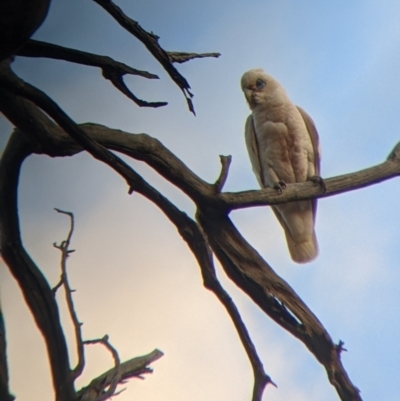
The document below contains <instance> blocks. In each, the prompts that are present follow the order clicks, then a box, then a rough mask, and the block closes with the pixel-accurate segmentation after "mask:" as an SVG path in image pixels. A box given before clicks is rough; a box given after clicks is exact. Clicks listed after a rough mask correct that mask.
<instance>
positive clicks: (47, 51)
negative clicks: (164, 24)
mask: <svg viewBox="0 0 400 401" xmlns="http://www.w3.org/2000/svg"><path fill="white" fill-rule="evenodd" d="M17 55H18V56H25V57H46V58H53V59H58V60H65V61H70V62H73V63H77V64H83V65H89V66H93V67H99V68H101V70H102V72H103V77H104V78H106V79H108V80H110V81H111V83H112V84H113V85H114V86H115V87H116V88H117V89H118V90H119V91H120V92H122V93H123V94H124V95H125V96H127V97H128V98H129V99H131V100H133V101H134V102H135V103H136V104H137V105H138V106H140V107H161V106H165V105H166V104H167V102H146V101H144V100H141V99H139V98H138V97H136V96H135V95H134V94H133V93H132V92H131V91H130V90H129V89H128V87H127V86H126V84H125V82H124V79H123V77H124V75H126V74H130V75H139V76H141V77H144V78H149V79H158V76H157V75H155V74H151V73H149V72H147V71H141V70H137V69H135V68H132V67H129V66H128V65H126V64H124V63H121V62H119V61H115V60H113V59H112V58H110V57H108V56H100V55H98V54H93V53H87V52H83V51H80V50H75V49H70V48H67V47H62V46H58V45H54V44H51V43H46V42H40V41H37V40H29V41H28V42H27V43H26V44H25V45H24V46H23V47H22V48H21V49H19V51H18V52H17Z"/></svg>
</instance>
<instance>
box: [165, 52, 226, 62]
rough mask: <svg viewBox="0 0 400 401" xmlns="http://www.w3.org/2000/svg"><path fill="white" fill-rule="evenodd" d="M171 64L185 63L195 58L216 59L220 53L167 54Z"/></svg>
mask: <svg viewBox="0 0 400 401" xmlns="http://www.w3.org/2000/svg"><path fill="white" fill-rule="evenodd" d="M167 54H168V57H169V59H170V61H171V63H179V64H182V63H186V62H187V61H189V60H193V59H195V58H205V57H214V58H218V57H219V56H220V55H221V53H186V52H167Z"/></svg>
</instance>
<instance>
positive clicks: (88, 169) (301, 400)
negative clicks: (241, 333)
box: [0, 0, 400, 401]
mask: <svg viewBox="0 0 400 401" xmlns="http://www.w3.org/2000/svg"><path fill="white" fill-rule="evenodd" d="M117 4H118V5H120V6H121V7H122V8H123V9H124V11H125V12H127V13H128V14H129V15H130V16H131V17H132V18H133V19H136V20H138V21H139V22H140V23H141V25H142V26H143V27H144V28H145V29H147V30H149V31H150V30H151V31H154V32H155V33H157V34H158V35H159V36H160V37H161V39H160V43H161V45H162V46H163V47H164V48H165V49H167V50H174V51H177V50H180V51H194V52H196V51H197V52H206V51H218V52H220V53H222V56H221V57H220V58H219V59H206V60H195V61H192V62H190V63H187V64H184V65H181V66H178V69H179V70H180V71H181V72H182V74H183V75H184V76H185V77H186V78H187V79H188V81H189V83H190V84H191V87H192V90H193V92H194V94H195V97H194V104H195V108H196V112H197V116H196V117H193V116H192V115H191V114H190V113H189V112H188V111H187V108H186V105H185V100H184V98H183V96H182V94H181V92H180V91H179V89H178V88H177V87H176V86H175V85H174V84H173V83H172V82H171V81H170V80H169V78H168V76H167V75H166V74H165V73H164V71H163V70H162V68H161V67H160V66H159V65H158V64H157V62H156V61H154V60H153V59H152V58H151V56H150V55H148V54H147V52H146V51H145V49H144V47H143V46H142V45H141V44H140V43H138V42H137V41H136V40H135V39H134V38H133V37H131V36H129V35H128V34H127V33H125V32H124V31H123V30H122V29H120V28H119V26H118V25H117V24H116V23H114V22H113V20H112V19H111V17H109V16H108V15H107V14H106V13H105V12H104V11H103V10H102V9H101V8H100V7H98V6H97V5H96V4H95V3H94V2H90V1H86V2H81V1H77V0H71V1H69V2H66V1H61V0H53V4H52V6H51V9H50V13H49V17H48V19H47V20H46V22H45V24H44V25H43V26H42V27H41V28H40V30H39V31H38V32H37V33H36V34H35V38H37V39H40V40H46V41H49V42H53V43H56V44H61V45H64V46H70V47H75V48H78V49H81V50H87V51H90V52H97V53H99V54H107V55H109V56H112V57H114V58H116V59H118V60H120V61H123V62H125V63H127V64H129V65H132V66H133V67H136V68H142V69H147V70H149V71H150V72H154V73H156V74H159V76H160V80H157V81H156V80H154V81H148V80H145V79H142V78H139V77H132V78H128V79H127V83H128V84H129V86H130V88H131V89H132V90H133V91H134V93H135V94H137V95H138V96H139V97H142V98H144V99H146V100H149V101H157V100H163V101H168V102H169V105H168V106H167V107H165V108H162V109H156V110H153V109H140V108H138V107H136V106H135V105H134V104H133V103H132V102H130V101H129V99H127V98H125V97H124V96H123V95H122V94H120V93H119V92H117V91H116V90H114V88H113V87H112V85H111V84H110V83H109V82H107V81H105V80H104V79H103V78H102V77H101V74H100V72H99V71H98V70H97V69H94V68H89V67H83V66H75V65H70V64H67V63H63V62H60V61H51V60H39V59H24V58H19V59H17V60H16V62H15V63H14V68H15V70H16V71H17V72H18V73H19V74H20V75H21V76H22V77H23V78H24V79H26V80H28V81H29V82H31V83H33V84H35V85H37V86H38V87H39V88H40V89H42V90H45V91H46V92H47V93H48V94H50V95H51V96H52V97H53V98H54V99H55V100H56V101H58V102H59V104H60V106H61V107H63V108H64V110H65V111H67V112H68V113H69V114H70V116H71V117H73V118H74V119H75V120H76V121H77V122H86V121H92V122H97V123H100V124H105V125H108V126H110V127H115V128H119V129H123V130H126V131H129V132H132V133H141V132H146V133H148V134H150V135H152V136H154V137H157V138H159V139H160V140H161V141H162V142H163V143H164V144H165V145H166V146H168V147H169V148H170V149H171V150H172V151H174V152H175V153H176V154H177V155H178V156H179V157H180V158H181V159H182V160H183V161H184V162H185V163H186V164H187V165H188V166H189V167H190V168H192V169H193V170H194V171H195V172H196V173H197V174H199V175H200V176H201V177H202V178H204V179H206V180H208V181H214V180H215V178H216V177H217V175H218V173H219V158H218V155H219V154H231V155H232V156H233V163H232V167H231V170H230V175H229V178H228V182H227V184H226V187H225V189H226V190H229V191H239V190H245V189H255V188H257V183H256V180H255V178H254V176H253V173H252V171H251V167H250V163H249V161H248V158H247V153H246V149H245V144H244V138H243V131H244V129H243V127H244V121H245V118H246V116H247V115H248V113H249V111H248V108H247V105H246V103H245V100H244V96H243V94H242V93H241V90H240V85H239V81H240V77H241V75H242V74H243V73H244V72H245V71H246V70H248V69H250V68H256V67H262V68H264V69H265V70H266V71H267V72H269V73H270V74H271V75H273V76H275V77H276V78H277V79H278V80H279V81H280V82H281V84H282V85H283V86H284V87H285V88H286V90H287V92H288V94H289V96H290V97H291V99H292V100H293V101H294V102H295V103H296V104H299V105H301V106H302V107H303V108H304V109H306V110H307V112H308V113H309V114H310V115H311V116H312V117H313V119H314V120H315V122H316V125H317V128H318V131H319V134H320V139H321V144H322V176H323V177H326V178H327V177H331V176H335V175H339V174H344V173H348V172H352V171H357V170H360V169H362V168H365V167H369V166H372V165H375V164H378V163H380V162H382V161H384V160H385V159H386V157H387V155H388V154H389V153H390V151H391V150H392V148H393V147H394V146H395V144H396V143H397V141H398V140H399V133H398V132H399V130H398V109H399V107H400V76H399V71H400V51H399V49H400V25H399V24H398V17H399V14H400V5H399V4H398V2H396V1H385V2H378V1H361V0H360V1H351V2H342V1H339V2H318V1H315V0H313V1H311V0H309V1H302V2H297V1H284V0H283V1H279V2H278V1H268V2H265V1H246V2H244V1H236V0H234V1H222V0H214V1H209V0H203V1H201V2H200V1H196V2H194V1H193V2H187V1H182V0H175V1H169V2H157V1H153V0H147V1H145V0H142V1H135V2H131V1H128V0H124V1H119V2H117ZM0 128H1V132H2V135H1V136H0V146H3V145H4V143H5V142H6V139H7V138H8V134H7V133H8V132H10V131H11V126H10V125H9V124H8V123H7V122H6V121H5V120H4V119H0ZM132 164H133V165H134V166H135V167H136V168H137V169H138V170H139V171H140V172H141V173H142V174H143V175H144V176H145V177H147V178H148V179H149V181H150V182H151V183H152V184H154V185H155V186H157V188H159V189H160V190H161V191H162V192H163V193H165V194H166V195H168V196H169V197H171V198H172V199H173V200H174V201H175V202H176V204H177V205H178V206H179V207H181V208H182V209H184V210H186V211H187V212H188V213H193V205H192V204H191V202H190V201H189V200H188V199H187V198H186V197H185V196H184V195H183V194H182V193H180V192H179V191H177V190H176V189H174V188H173V187H172V186H171V185H169V184H168V183H166V182H165V181H164V180H163V179H161V178H159V177H157V175H156V174H155V173H153V172H152V171H150V170H149V169H147V168H146V166H143V165H142V164H141V163H138V162H133V163H132ZM399 195H400V191H399V185H398V181H397V180H391V181H389V182H386V183H383V184H379V185H376V186H373V187H370V188H366V189H363V190H360V191H357V192H352V193H347V194H343V195H340V196H336V197H331V198H326V199H324V200H321V201H320V202H319V206H318V216H317V224H316V230H317V236H318V240H319V244H320V256H319V258H318V259H317V260H316V261H315V262H313V263H311V264H309V265H306V266H298V265H295V264H294V263H293V262H292V261H291V260H290V258H289V255H288V252H287V249H286V244H285V241H284V236H283V233H282V231H281V228H280V227H279V224H278V223H277V221H276V220H275V217H274V216H273V214H272V213H271V211H270V210H268V208H254V209H249V210H242V211H237V212H234V213H233V214H232V218H233V220H234V221H235V223H236V224H237V225H238V227H239V228H240V230H241V231H242V233H243V234H244V235H245V236H246V238H247V239H248V240H249V241H250V243H251V244H252V245H253V246H254V247H255V248H256V249H257V250H258V251H259V252H260V253H261V254H262V255H263V256H264V257H265V258H266V260H267V261H268V262H269V263H270V264H271V265H272V267H273V268H274V269H275V270H276V271H277V272H278V273H279V274H280V275H282V276H283V277H284V278H285V279H286V280H287V281H288V282H289V283H290V284H291V285H292V287H293V288H294V289H295V290H296V291H297V292H298V293H299V295H300V296H301V297H303V299H304V300H305V301H306V303H307V304H308V305H309V306H310V308H311V309H312V310H313V311H314V312H315V314H316V315H317V316H318V318H319V319H320V320H321V321H322V323H323V324H324V325H325V327H326V328H327V329H328V331H329V332H330V334H331V335H332V337H333V339H334V341H336V342H337V341H339V340H343V341H344V342H345V347H346V348H347V349H348V352H347V353H344V354H343V362H344V366H345V367H346V368H347V370H348V373H349V375H350V377H351V379H352V381H353V382H354V383H355V384H356V385H357V386H358V387H359V388H360V389H361V394H362V396H363V399H365V400H376V399H381V400H387V401H391V400H397V399H398V390H397V388H396V386H395V383H396V376H397V372H398V371H399V370H400V361H399V355H400V345H399V341H398V332H399V328H400V327H399V326H400V317H399V316H400V315H399V313H398V308H396V306H397V305H398V304H399V301H400V295H399V293H400V292H399V291H398V288H399V285H400V272H399V269H398V260H399V234H400V228H399V227H400V214H399V213H398V198H399ZM54 207H59V208H63V209H66V210H69V211H72V212H74V213H75V215H76V220H77V224H76V234H75V236H74V238H73V246H74V248H75V249H77V252H76V253H75V254H74V255H73V257H71V259H70V262H69V263H70V264H69V266H70V277H71V281H72V282H73V286H74V287H75V288H77V290H78V291H77V292H76V293H75V294H76V295H75V299H76V304H77V309H78V313H79V315H80V318H81V320H82V321H84V326H83V327H84V335H85V337H86V338H95V337H102V336H103V335H104V334H106V333H107V334H109V335H110V340H111V341H112V343H113V344H114V345H115V346H116V347H117V348H118V349H119V351H120V353H121V357H122V358H124V359H126V358H130V357H132V356H134V355H138V354H142V353H146V352H149V351H151V350H152V349H154V348H155V347H158V348H160V349H161V350H163V351H164V352H165V356H164V358H162V359H161V360H160V361H158V362H156V363H155V364H154V369H155V371H154V374H153V375H152V376H149V377H148V378H147V379H146V380H145V381H135V382H133V383H132V384H129V385H128V386H127V387H128V389H127V391H125V392H124V393H122V394H121V395H120V396H119V400H121V401H125V400H130V399H132V398H133V397H135V398H136V399H141V400H143V401H153V400H156V399H157V400H159V399H163V400H169V399H175V400H184V399H185V400H186V399H191V400H195V401H197V400H199V401H200V400H220V399H230V400H233V401H235V400H238V401H239V400H243V399H250V393H251V385H252V379H251V370H250V366H249V364H248V362H247V360H246V357H245V355H244V352H243V350H242V348H241V345H240V343H239V341H238V338H237V335H236V333H235V332H234V329H233V327H232V324H231V323H230V321H229V319H228V317H227V316H226V314H225V312H224V310H223V308H222V306H221V305H220V304H219V303H218V301H217V300H216V299H215V298H214V297H213V296H212V294H209V293H208V292H207V291H205V290H204V289H203V288H202V285H201V278H200V273H199V269H198V267H197V266H196V263H195V262H194V260H193V257H192V256H191V254H190V252H189V251H188V250H187V249H186V245H185V244H184V243H183V242H182V241H181V240H180V238H179V235H178V234H177V233H176V231H175V229H174V228H173V227H172V226H171V225H170V224H169V222H168V221H167V220H166V219H165V218H164V216H163V215H162V214H161V213H160V212H159V211H158V210H157V209H156V208H155V207H154V206H153V205H151V204H149V202H147V201H146V200H144V199H142V198H140V197H139V195H135V194H134V195H133V196H128V195H127V188H126V186H125V184H124V182H123V181H122V180H121V179H120V178H119V177H118V176H116V174H114V173H113V172H112V171H110V170H109V169H108V168H106V167H105V166H103V165H101V164H99V163H98V162H96V161H94V160H93V159H92V158H90V157H89V156H87V155H78V156H75V157H73V158H63V159H51V158H49V157H46V156H33V157H31V158H30V159H29V160H28V161H27V162H26V163H25V166H24V169H23V173H22V179H21V186H20V211H21V217H22V231H23V239H24V243H25V245H26V247H27V248H28V250H29V251H30V253H31V254H32V256H33V257H34V259H35V260H36V261H37V263H38V264H39V265H40V266H41V267H42V269H43V271H44V272H45V274H46V276H47V277H48V279H49V281H50V282H51V283H56V282H57V280H58V277H59V262H58V258H59V255H58V254H57V252H56V250H54V249H53V247H52V243H53V242H54V241H60V240H62V239H63V238H64V236H65V232H66V230H67V221H66V219H65V218H64V217H62V216H60V215H57V214H55V213H54V212H53V208H54ZM219 276H220V277H221V280H222V282H223V283H224V285H225V286H226V287H227V289H228V290H229V291H230V292H231V294H232V296H233V297H234V298H235V300H236V302H237V304H238V306H239V308H240V310H241V312H242V315H243V317H244V319H245V321H246V323H247V325H248V327H249V330H250V333H251V335H252V337H253V338H254V341H255V343H256V346H257V349H258V350H259V353H260V355H261V356H262V358H263V362H264V366H265V369H266V371H267V372H268V373H269V374H270V375H271V377H272V378H273V380H274V381H275V382H276V383H277V384H278V389H275V388H272V387H271V388H270V387H268V388H267V390H266V393H265V396H264V399H265V400H269V401H271V400H272V401H283V400H291V401H306V400H307V401H312V400H317V401H320V400H324V401H331V400H332V401H333V400H337V399H338V397H337V395H336V393H335V390H334V388H333V387H331V386H330V385H329V383H328V380H327V378H326V374H325V372H324V370H323V368H322V366H320V365H319V364H318V363H317V362H316V361H315V359H314V358H313V357H312V356H311V354H309V352H308V351H307V350H306V349H305V347H304V346H303V345H302V344H301V343H299V342H298V341H297V340H296V339H294V338H292V337H291V336H290V335H289V334H287V333H286V332H284V331H283V330H282V329H281V328H280V327H278V326H276V325H275V324H274V323H273V322H272V321H270V320H269V318H268V317H266V316H265V315H264V314H263V313H262V312H261V311H260V310H259V309H258V308H257V307H256V306H254V305H252V303H251V302H250V301H249V299H248V298H247V297H246V296H245V295H243V294H242V293H241V292H240V291H239V290H238V289H236V288H234V286H233V285H232V284H230V283H229V282H228V280H227V279H226V278H225V276H224V274H223V272H222V271H220V270H219ZM0 277H1V293H2V303H3V305H4V310H5V317H6V323H7V329H8V342H9V359H10V371H11V388H12V391H13V392H14V393H15V394H16V395H17V396H18V400H19V401H27V400H30V401H31V400H33V401H36V400H46V399H51V395H52V389H51V383H50V380H49V377H48V367H47V361H46V358H45V357H44V356H43V353H44V348H43V343H42V340H41V338H40V336H39V335H38V333H37V331H36V329H35V326H34V324H33V322H32V319H31V317H30V316H29V313H28V312H27V310H26V307H25V305H24V303H23V300H22V298H21V296H20V293H19V291H18V289H17V287H16V285H15V283H14V282H13V279H12V278H11V277H10V276H9V274H8V272H7V270H6V268H5V266H4V265H3V266H0ZM62 312H63V316H64V308H63V307H62ZM64 323H65V325H66V330H67V333H68V335H69V338H71V327H70V326H69V323H68V320H67V319H66V318H65V319H64ZM71 346H73V342H72V340H71ZM87 352H88V360H89V364H88V367H87V371H86V372H85V374H84V376H83V377H82V379H81V381H80V384H82V385H83V384H86V383H87V381H88V380H90V379H91V378H92V377H93V376H94V375H96V374H100V373H101V372H102V371H104V370H106V369H108V368H109V366H110V364H111V363H112V362H111V360H110V358H109V356H108V355H107V353H106V352H105V351H104V350H102V349H96V348H94V347H91V348H89V349H88V350H87ZM71 354H73V352H72V351H71ZM72 358H74V357H73V356H72ZM32 367H33V368H34V369H32Z"/></svg>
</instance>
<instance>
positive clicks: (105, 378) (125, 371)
mask: <svg viewBox="0 0 400 401" xmlns="http://www.w3.org/2000/svg"><path fill="white" fill-rule="evenodd" d="M163 355H164V354H163V353H162V352H161V351H159V350H157V349H156V350H154V351H152V352H151V353H149V354H147V355H143V356H139V357H135V358H132V359H129V360H128V361H125V362H122V363H120V364H119V366H118V368H117V367H114V368H112V369H110V370H108V371H107V372H105V373H103V374H102V375H100V376H99V377H97V378H95V379H93V380H92V381H91V382H90V383H89V384H88V385H87V386H86V387H84V388H82V389H81V390H79V391H78V393H77V399H78V400H79V401H96V400H98V397H99V396H100V395H101V393H102V392H103V391H104V389H105V388H107V387H109V386H111V384H112V381H113V379H114V378H115V377H116V374H117V371H118V375H119V377H120V379H119V383H124V382H125V380H127V379H131V378H134V377H137V378H142V375H143V374H148V373H152V369H151V368H149V367H148V366H149V365H150V364H151V363H153V362H155V361H156V360H158V359H160V358H161V357H162V356H163ZM114 395H116V393H114Z"/></svg>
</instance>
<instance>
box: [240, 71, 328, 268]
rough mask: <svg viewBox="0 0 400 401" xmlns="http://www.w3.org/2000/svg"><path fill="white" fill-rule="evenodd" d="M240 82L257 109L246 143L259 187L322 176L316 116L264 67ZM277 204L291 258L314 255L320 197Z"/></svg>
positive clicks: (308, 258) (302, 260) (300, 260)
mask: <svg viewBox="0 0 400 401" xmlns="http://www.w3.org/2000/svg"><path fill="white" fill-rule="evenodd" d="M241 84H242V90H243V92H244V95H245V97H246V99H247V102H248V103H249V106H250V109H251V111H252V114H251V115H250V116H249V117H248V118H247V121H246V127H245V138H246V145H247V150H248V152H249V157H250V161H251V164H252V166H253V171H254V173H255V175H256V177H257V180H258V182H259V184H260V186H261V187H262V188H265V187H270V188H275V189H277V190H279V191H282V189H284V188H285V184H286V183H288V184H289V183H296V182H304V181H307V180H309V179H310V178H312V177H315V176H319V174H320V171H319V170H320V152H319V140H318V133H317V130H316V128H315V125H314V122H313V121H312V119H311V117H310V116H309V115H308V114H307V113H306V112H305V111H304V110H302V109H301V108H300V107H297V106H296V105H294V104H293V103H292V102H291V101H290V99H289V98H288V96H287V94H286V92H285V90H284V89H283V87H282V86H281V85H280V84H279V83H278V82H277V81H276V80H275V79H274V78H273V77H271V76H270V75H268V74H266V73H265V72H264V71H263V70H262V69H255V70H250V71H247V72H246V73H245V74H244V75H243V77H242V80H241ZM272 208H273V211H274V213H275V215H276V217H277V218H278V220H279V222H280V224H281V225H282V227H283V229H284V231H285V235H286V241H287V244H288V248H289V252H290V255H291V257H292V259H293V260H294V261H295V262H297V263H306V262H310V261H311V260H313V259H315V258H316V256H317V254H318V243H317V238H316V235H315V230H314V223H315V215H316V209H317V201H316V199H315V200H310V201H299V202H290V203H286V204H282V205H276V206H273V207H272Z"/></svg>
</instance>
